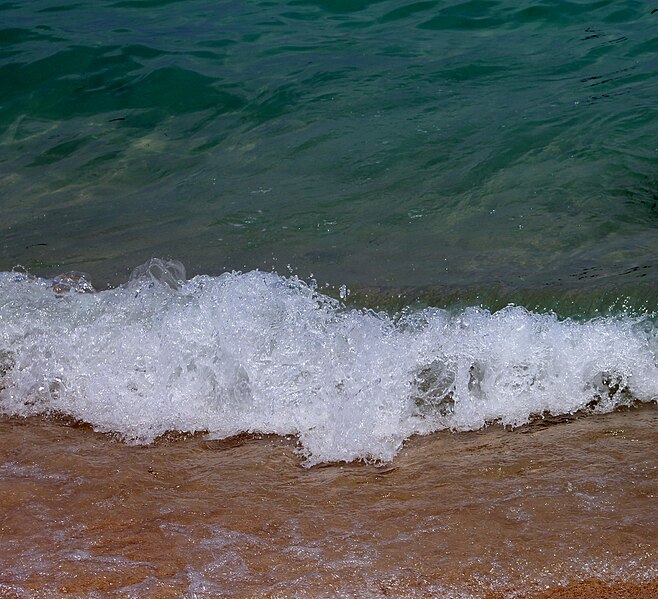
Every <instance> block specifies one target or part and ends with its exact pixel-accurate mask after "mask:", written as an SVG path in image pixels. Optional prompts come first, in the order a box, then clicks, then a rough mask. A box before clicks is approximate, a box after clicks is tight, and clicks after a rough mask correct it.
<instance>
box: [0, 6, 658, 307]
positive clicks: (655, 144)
mask: <svg viewBox="0 0 658 599" xmlns="http://www.w3.org/2000/svg"><path fill="white" fill-rule="evenodd" d="M654 8H658V5H656V6H655V7H654V6H653V5H651V4H650V3H646V2H633V1H628V2H614V1H607V0H599V1H587V2H586V1H564V0H562V1H548V0H544V1H543V2H522V3H518V2H510V1H504V0H499V1H495V0H478V1H469V2H456V1H421V2H402V1H372V2H369V1H367V0H353V1H348V0H291V1H288V2H283V1H260V2H259V1H244V2H232V1H220V2H217V1H212V2H211V1H210V0H178V1H176V0H118V1H117V0H113V1H108V0H95V1H94V2H91V1H65V0H39V1H34V2H1V3H0V207H1V209H2V219H1V222H0V270H2V271H7V270H11V269H12V268H13V267H15V266H16V265H19V264H20V265H22V266H24V267H25V268H27V269H29V270H30V271H31V272H33V273H35V274H38V275H44V276H50V275H54V274H57V273H60V272H63V271H67V270H71V269H75V270H81V271H84V272H87V273H89V275H90V277H91V279H92V281H93V282H94V284H95V285H96V287H98V288H102V287H104V286H108V285H116V284H119V283H121V282H123V281H125V280H126V278H127V276H128V274H129V273H130V271H131V270H132V268H134V267H135V266H137V265H138V264H140V263H143V262H144V261H145V260H148V259H149V258H151V257H154V256H160V257H167V258H168V257H171V258H176V259H178V260H181V261H182V262H183V263H184V264H185V265H186V267H187V270H188V274H190V275H191V274H197V273H207V274H211V275H214V274H219V273H221V272H223V271H225V270H232V269H238V270H245V271H246V270H253V269H263V270H272V269H274V270H276V271H277V272H279V273H280V274H288V273H289V272H294V273H296V274H298V275H299V276H301V277H304V278H310V277H313V278H315V279H316V280H317V281H318V284H319V285H320V286H321V287H322V286H324V285H329V286H330V290H331V288H333V289H334V290H337V289H338V287H339V286H340V285H343V284H345V285H347V287H349V288H350V289H351V290H352V295H351V296H350V297H351V300H352V301H354V302H356V303H366V304H368V303H371V304H376V305H379V304H381V305H385V306H390V307H394V308H395V307H399V306H398V304H399V305H404V304H407V303H413V302H414V301H416V300H417V301H418V302H420V303H427V304H433V305H448V304H459V303H465V304H472V303H485V304H487V305H490V306H493V307H496V306H497V305H504V304H506V303H507V302H509V301H514V302H518V303H523V304H524V305H526V306H528V307H530V308H534V307H538V308H541V309H554V310H557V311H558V312H559V313H564V314H580V313H583V314H586V313H593V312H596V310H599V309H607V308H609V307H610V306H612V307H613V308H614V309H617V308H619V309H626V308H630V309H649V310H655V309H656V308H657V307H658V306H657V305H656V300H655V297H656V290H658V102H657V98H658V11H656V10H655V9H654Z"/></svg>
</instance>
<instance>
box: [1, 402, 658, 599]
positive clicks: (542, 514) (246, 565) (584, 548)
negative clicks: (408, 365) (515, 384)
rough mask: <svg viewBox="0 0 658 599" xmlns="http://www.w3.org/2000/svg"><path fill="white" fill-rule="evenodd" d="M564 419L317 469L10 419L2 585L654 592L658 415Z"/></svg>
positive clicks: (249, 453)
mask: <svg viewBox="0 0 658 599" xmlns="http://www.w3.org/2000/svg"><path fill="white" fill-rule="evenodd" d="M564 420H565V421H563V422H538V423H536V424H534V425H528V426H526V427H523V428H520V429H517V430H515V431H509V430H504V429H503V428H501V427H491V428H489V429H485V430H482V431H478V432H472V433H451V432H440V433H435V434H432V435H428V436H423V437H415V438H413V439H411V440H410V441H409V442H408V443H407V444H406V445H405V447H404V449H403V450H402V451H401V453H400V455H399V456H398V457H397V458H395V460H393V461H392V462H390V463H386V464H381V465H365V464H324V465H320V466H315V467H312V468H307V467H304V465H303V462H302V461H301V459H300V457H299V456H298V455H296V454H295V441H294V439H286V438H282V437H277V436H258V435H242V436H239V437H234V438H231V439H226V440H215V441H213V440H204V438H203V435H196V436H194V437H188V438H181V436H180V435H178V436H177V435H171V436H169V437H167V438H164V439H162V440H161V441H159V442H156V443H155V444H154V445H152V446H142V447H136V446H129V445H126V444H125V443H121V442H118V441H116V440H113V439H112V438H111V437H109V436H108V435H104V434H99V433H94V432H93V431H91V430H89V427H88V426H79V425H78V426H75V425H71V424H70V423H69V424H66V423H62V422H52V421H44V420H36V419H26V420H21V419H11V418H5V419H3V420H2V422H1V423H0V426H1V434H0V439H1V448H2V454H1V455H2V466H1V467H0V477H1V478H0V493H1V495H2V505H3V506H5V507H4V514H3V519H2V525H1V529H0V530H1V535H2V537H1V545H0V546H1V547H2V549H1V550H0V551H1V553H0V563H2V564H3V567H2V574H0V585H1V586H0V593H1V594H2V596H3V597H5V596H6V597H12V596H18V597H23V596H30V597H32V596H34V597H46V596H52V595H53V594H62V595H66V596H80V597H82V596H85V597H86V596H101V597H102V596H117V597H149V596H150V597H168V596H169V597H179V596H189V597H192V596H198V597H206V596H207V597H222V596H226V597H292V596H296V597H329V596H361V597H421V596H422V597H511V596H519V597H576V596H578V597H580V596H583V597H587V596H591V597H594V596H600V597H650V596H652V593H655V590H656V582H655V581H656V569H657V568H658V530H657V529H656V526H655V522H656V516H657V515H658V514H657V510H658V506H657V502H656V494H657V493H658V478H657V477H656V473H657V471H658V458H657V456H656V452H655V451H654V449H655V444H656V435H657V433H656V424H657V423H658V409H657V408H656V407H655V405H653V406H647V407H644V408H640V409H634V410H628V411H623V412H616V413H612V414H607V415H599V416H590V417H586V418H570V419H564ZM588 593H589V594H588Z"/></svg>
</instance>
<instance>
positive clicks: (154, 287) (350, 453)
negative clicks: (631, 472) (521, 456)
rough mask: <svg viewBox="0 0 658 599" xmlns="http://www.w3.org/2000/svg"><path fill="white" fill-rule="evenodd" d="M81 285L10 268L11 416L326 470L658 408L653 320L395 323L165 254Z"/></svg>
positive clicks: (300, 289)
mask: <svg viewBox="0 0 658 599" xmlns="http://www.w3.org/2000/svg"><path fill="white" fill-rule="evenodd" d="M62 285H64V286H65V288H62V287H61V286H62ZM66 285H69V287H70V286H72V287H73V288H74V289H73V290H72V291H69V292H67V289H66ZM76 285H78V288H79V289H80V290H81V291H90V290H91V286H90V285H88V283H87V282H86V281H84V279H83V280H82V281H81V282H80V281H73V282H71V281H66V280H65V281H63V282H62V281H61V280H59V281H55V282H53V281H44V280H41V279H37V278H33V277H28V276H25V275H21V274H17V273H2V274H0V298H1V299H0V361H1V368H0V374H1V376H2V378H1V379H0V387H1V390H0V412H1V413H3V414H5V415H19V416H29V415H36V414H52V413H57V414H64V415H66V416H69V417H71V418H74V419H77V420H81V421H83V422H86V423H89V424H91V425H93V427H94V428H95V429H96V430H99V431H106V432H109V431H112V432H116V433H119V434H120V435H121V436H122V437H123V438H124V439H125V440H126V441H128V442H131V443H150V442H152V441H154V440H155V439H156V438H157V437H158V436H160V435H162V434H164V433H165V432H167V431H183V432H198V431H203V432H206V433H207V434H208V435H209V436H210V437H211V438H224V437H229V436H232V435H236V434H239V433H242V432H259V433H275V434H278V435H295V436H297V437H298V439H299V441H300V444H301V449H300V451H301V453H302V454H303V455H304V457H305V458H306V463H307V464H308V465H312V464H316V463H320V462H334V461H352V460H359V459H363V460H376V461H384V462H385V461H389V460H391V459H393V457H394V456H395V455H396V453H397V452H398V451H399V449H400V447H401V446H402V443H403V442H404V440H405V439H407V438H409V437H410V436H412V435H414V434H426V433H429V432H432V431H436V430H440V429H454V430H461V431H465V430H477V429H479V428H481V427H483V426H484V425H485V424H487V423H492V422H498V423H502V424H504V425H511V426H518V425H521V424H524V423H527V422H528V421H530V420H532V419H534V418H537V417H541V416H542V415H547V414H551V415H560V414H573V413H575V412H578V411H581V410H592V411H596V412H608V411H611V410H614V409H616V408H618V407H619V406H623V405H631V404H634V403H637V402H652V401H656V399H657V398H658V366H657V364H656V362H657V359H656V356H657V355H658V336H657V334H656V326H655V324H654V320H653V318H652V317H651V316H650V315H647V316H642V317H631V316H627V315H620V316H615V317H605V318H603V317H602V318H597V319H594V320H588V321H575V320H570V319H566V320H560V319H558V318H557V316H555V315H554V314H538V313H532V312H529V311H527V310H525V309H524V308H522V307H515V306H509V307H507V308H506V309H503V310H501V311H499V312H496V313H490V312H489V311H487V310H484V309H481V308H469V309H466V310H462V311H459V312H457V313H451V312H449V311H446V310H439V309H431V308H430V309H425V310H421V311H415V312H412V311H408V312H407V313H402V314H398V315H394V316H391V315H388V314H386V313H375V312H373V311H371V310H357V309H351V308H348V307H345V306H344V305H343V304H341V303H340V302H338V301H336V300H334V299H331V298H329V297H327V296H324V295H322V294H321V293H319V292H318V291H317V290H316V289H315V288H314V287H312V286H309V285H308V284H306V283H304V282H302V281H301V280H298V279H297V278H294V277H293V278H286V277H282V276H280V275H278V274H276V273H264V272H259V271H253V272H247V273H238V272H232V273H225V274H223V275H221V276H218V277H211V276H197V277H194V278H193V279H190V280H185V275H184V269H183V268H182V266H181V265H180V264H178V263H175V262H163V261H160V260H152V261H150V262H149V263H147V264H145V265H143V266H142V267H140V268H138V269H136V271H135V272H134V273H133V276H132V277H131V280H130V281H129V282H128V283H126V284H125V285H122V286H120V287H117V288H115V289H110V290H107V291H101V292H98V293H76V292H75V288H76Z"/></svg>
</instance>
